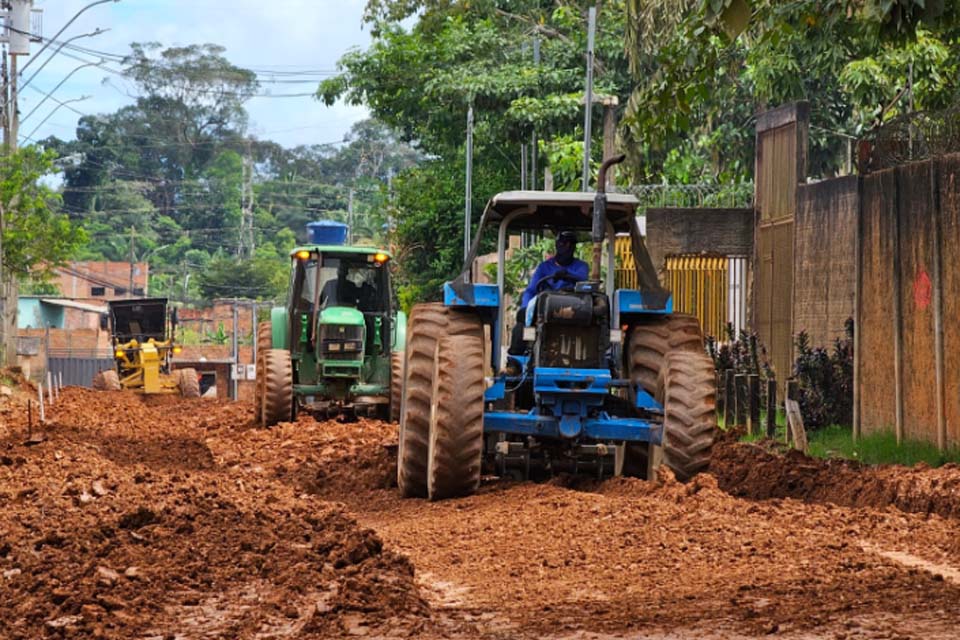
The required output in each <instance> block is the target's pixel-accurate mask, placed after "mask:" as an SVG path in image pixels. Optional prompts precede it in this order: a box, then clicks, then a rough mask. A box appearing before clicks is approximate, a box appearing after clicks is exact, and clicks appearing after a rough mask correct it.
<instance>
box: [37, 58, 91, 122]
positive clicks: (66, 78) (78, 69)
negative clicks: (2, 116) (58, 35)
mask: <svg viewBox="0 0 960 640" xmlns="http://www.w3.org/2000/svg"><path fill="white" fill-rule="evenodd" d="M101 64H103V61H102V60H101V61H100V62H88V63H86V64H82V65H80V66H79V67H77V68H75V69H74V70H73V71H71V72H70V73H68V74H67V75H66V76H65V77H64V78H63V80H61V81H60V83H59V84H58V85H57V86H55V87H54V88H53V89H51V90H50V91H48V92H47V93H46V95H44V96H43V100H41V101H40V102H38V103H37V105H36V106H35V107H34V108H33V109H31V110H30V113H28V114H27V115H25V116H23V117H22V118H20V124H23V123H24V121H26V120H27V119H28V118H29V117H30V116H32V115H33V114H34V113H36V112H37V109H39V108H40V107H42V106H43V104H44V103H45V102H46V101H47V100H49V99H50V96H51V95H52V94H53V93H55V92H56V90H57V89H59V88H60V87H62V86H63V83H65V82H66V81H67V80H69V79H70V77H71V76H72V75H73V74H75V73H76V72H77V71H80V69H83V68H85V67H97V66H100V65H101Z"/></svg>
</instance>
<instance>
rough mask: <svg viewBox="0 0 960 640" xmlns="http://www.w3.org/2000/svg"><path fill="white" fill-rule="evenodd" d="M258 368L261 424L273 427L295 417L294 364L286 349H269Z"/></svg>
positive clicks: (264, 353) (259, 416)
mask: <svg viewBox="0 0 960 640" xmlns="http://www.w3.org/2000/svg"><path fill="white" fill-rule="evenodd" d="M262 363H263V364H262V366H258V368H257V387H258V393H259V397H260V403H259V405H260V406H259V407H258V409H259V411H258V414H257V415H258V418H259V421H260V424H262V425H263V426H265V427H271V426H273V425H275V424H277V423H278V422H284V421H290V420H292V419H293V364H292V362H291V360H290V352H289V351H287V350H286V349H267V350H266V351H265V352H263V358H262Z"/></svg>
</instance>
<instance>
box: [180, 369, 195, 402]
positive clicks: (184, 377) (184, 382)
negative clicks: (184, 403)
mask: <svg viewBox="0 0 960 640" xmlns="http://www.w3.org/2000/svg"><path fill="white" fill-rule="evenodd" d="M177 372H178V373H177V387H178V388H179V389H180V395H181V396H182V397H184V398H199V397H200V379H199V378H198V377H197V370H196V369H194V368H188V369H178V370H177Z"/></svg>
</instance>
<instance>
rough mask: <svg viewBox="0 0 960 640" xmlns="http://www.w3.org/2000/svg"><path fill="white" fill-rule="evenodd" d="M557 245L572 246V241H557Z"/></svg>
mask: <svg viewBox="0 0 960 640" xmlns="http://www.w3.org/2000/svg"><path fill="white" fill-rule="evenodd" d="M557 244H565V245H567V246H572V245H573V240H557Z"/></svg>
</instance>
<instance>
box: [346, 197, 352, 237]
mask: <svg viewBox="0 0 960 640" xmlns="http://www.w3.org/2000/svg"><path fill="white" fill-rule="evenodd" d="M347 244H353V187H350V196H349V198H348V199H347Z"/></svg>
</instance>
